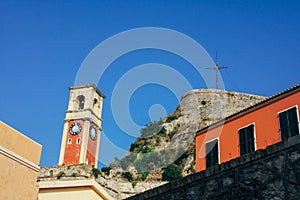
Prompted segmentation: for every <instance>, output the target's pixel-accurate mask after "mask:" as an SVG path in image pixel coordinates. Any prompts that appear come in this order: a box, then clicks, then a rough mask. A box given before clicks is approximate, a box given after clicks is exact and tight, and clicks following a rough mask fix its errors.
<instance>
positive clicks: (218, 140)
mask: <svg viewBox="0 0 300 200" xmlns="http://www.w3.org/2000/svg"><path fill="white" fill-rule="evenodd" d="M214 140H217V142H218V165H219V164H220V163H221V156H220V153H221V149H220V138H219V137H216V138H214V139H212V140H208V141H206V142H205V163H206V156H207V154H208V153H207V152H206V144H207V143H210V142H212V141H214ZM205 166H206V164H205Z"/></svg>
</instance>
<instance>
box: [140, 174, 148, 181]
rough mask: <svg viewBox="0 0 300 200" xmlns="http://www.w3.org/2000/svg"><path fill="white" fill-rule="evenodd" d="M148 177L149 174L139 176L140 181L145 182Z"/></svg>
mask: <svg viewBox="0 0 300 200" xmlns="http://www.w3.org/2000/svg"><path fill="white" fill-rule="evenodd" d="M148 175H149V172H143V173H142V175H141V179H142V181H144V180H146V178H147V177H148Z"/></svg>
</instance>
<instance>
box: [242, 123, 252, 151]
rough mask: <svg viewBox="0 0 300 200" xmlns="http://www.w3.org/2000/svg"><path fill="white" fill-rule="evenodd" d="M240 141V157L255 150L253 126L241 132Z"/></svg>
mask: <svg viewBox="0 0 300 200" xmlns="http://www.w3.org/2000/svg"><path fill="white" fill-rule="evenodd" d="M239 141H240V155H244V154H247V153H250V152H252V151H254V150H255V141H254V125H253V124H251V125H250V126H247V127H245V128H242V129H240V130H239Z"/></svg>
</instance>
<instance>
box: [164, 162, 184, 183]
mask: <svg viewBox="0 0 300 200" xmlns="http://www.w3.org/2000/svg"><path fill="white" fill-rule="evenodd" d="M180 178H182V174H181V171H180V170H179V169H178V168H177V167H176V166H175V165H174V164H170V165H168V166H167V167H166V168H165V169H164V172H163V174H162V180H163V181H173V180H177V179H180Z"/></svg>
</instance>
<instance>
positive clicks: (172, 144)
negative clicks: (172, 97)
mask: <svg viewBox="0 0 300 200" xmlns="http://www.w3.org/2000/svg"><path fill="white" fill-rule="evenodd" d="M264 99H265V97H262V96H256V95H250V94H243V93H237V92H229V91H221V90H213V89H199V90H192V91H189V92H187V93H186V94H184V95H183V97H182V99H181V101H180V104H179V105H178V107H177V109H176V110H175V111H174V112H173V113H172V114H170V115H168V116H166V117H165V118H163V119H161V120H160V121H158V122H150V123H149V124H148V125H146V126H145V127H144V128H142V129H141V136H140V137H139V138H137V140H136V141H135V142H134V143H132V144H131V146H130V149H129V151H128V153H127V155H126V156H125V157H124V158H122V159H121V160H118V161H115V162H113V163H111V164H110V165H109V167H108V169H109V170H110V171H111V172H113V173H116V172H120V173H121V172H122V173H128V176H132V178H129V179H128V180H129V181H131V182H143V181H144V182H156V181H169V180H172V179H176V178H179V177H181V176H186V175H189V174H191V173H194V172H195V158H194V157H195V143H194V136H195V133H196V131H197V130H199V129H202V128H204V127H206V126H209V125H210V124H212V123H214V122H216V121H219V120H221V119H223V118H225V117H226V116H229V115H232V114H233V113H236V112H238V111H240V110H242V109H245V108H247V107H249V106H251V105H253V104H256V103H258V102H260V101H262V100H264ZM169 168H172V170H173V171H172V170H169ZM178 172H179V173H180V174H179V175H178ZM172 176H173V177H172ZM112 178H113V177H112ZM125 179H126V178H125Z"/></svg>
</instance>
